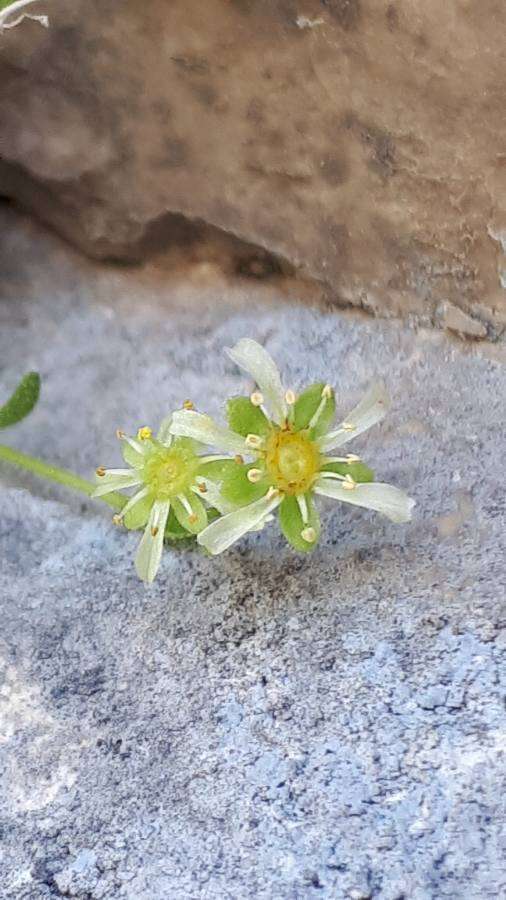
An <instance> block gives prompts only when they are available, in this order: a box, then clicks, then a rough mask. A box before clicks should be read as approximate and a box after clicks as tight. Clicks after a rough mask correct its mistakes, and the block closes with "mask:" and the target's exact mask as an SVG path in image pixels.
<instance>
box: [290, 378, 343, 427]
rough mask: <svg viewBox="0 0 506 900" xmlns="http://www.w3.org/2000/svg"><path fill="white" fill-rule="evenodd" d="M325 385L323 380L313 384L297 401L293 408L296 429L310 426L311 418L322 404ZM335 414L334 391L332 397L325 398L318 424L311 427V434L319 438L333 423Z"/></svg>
mask: <svg viewBox="0 0 506 900" xmlns="http://www.w3.org/2000/svg"><path fill="white" fill-rule="evenodd" d="M324 387H325V385H324V383H323V381H319V382H317V383H316V384H312V385H311V386H310V387H308V388H306V390H305V391H303V392H302V394H300V396H299V397H298V398H297V400H296V401H295V406H294V410H293V427H294V429H295V431H302V430H303V429H304V428H308V427H309V423H310V421H311V419H312V418H313V416H314V414H315V413H316V411H317V409H318V407H319V406H320V403H321V400H322V391H323V389H324ZM335 414H336V401H335V398H334V392H332V395H331V397H328V398H327V399H326V400H325V403H324V406H323V409H322V411H321V413H320V415H319V416H318V421H317V423H316V425H314V426H313V428H312V429H311V436H312V437H313V438H317V437H320V435H322V434H325V433H326V432H327V431H328V430H329V428H330V426H331V425H332V422H333V421H334V417H335Z"/></svg>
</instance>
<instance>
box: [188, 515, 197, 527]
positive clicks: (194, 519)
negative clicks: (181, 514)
mask: <svg viewBox="0 0 506 900" xmlns="http://www.w3.org/2000/svg"><path fill="white" fill-rule="evenodd" d="M197 521H198V515H197V513H192V514H191V516H188V522H189V523H190V525H195V522H197Z"/></svg>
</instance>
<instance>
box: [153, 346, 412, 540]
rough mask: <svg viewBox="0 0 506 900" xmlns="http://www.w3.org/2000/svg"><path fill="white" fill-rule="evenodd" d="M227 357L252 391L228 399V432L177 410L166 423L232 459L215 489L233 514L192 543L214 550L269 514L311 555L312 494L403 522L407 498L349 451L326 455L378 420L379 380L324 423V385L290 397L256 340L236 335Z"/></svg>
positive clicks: (382, 406)
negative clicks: (343, 412)
mask: <svg viewBox="0 0 506 900" xmlns="http://www.w3.org/2000/svg"><path fill="white" fill-rule="evenodd" d="M227 352H228V355H229V356H230V358H231V359H232V360H233V361H234V362H235V363H237V365H239V366H240V367H241V368H242V369H244V370H245V371H246V372H248V373H249V374H250V375H251V376H252V377H253V379H254V381H255V382H256V385H257V386H258V390H255V391H253V393H252V394H251V395H250V397H238V398H234V399H233V400H230V401H229V403H228V406H227V415H228V422H229V426H230V427H229V428H225V427H222V426H219V425H216V424H215V423H214V422H213V420H212V419H211V418H210V417H209V416H204V415H202V414H200V413H196V412H195V411H193V410H190V411H188V410H180V411H178V412H176V413H175V414H174V416H173V419H172V423H171V426H170V430H171V432H172V433H173V434H175V435H179V436H185V437H190V438H193V439H194V440H197V441H200V442H202V443H205V444H207V445H208V446H211V447H213V448H219V449H221V450H225V451H228V452H229V453H234V454H236V464H235V466H234V465H233V464H232V465H229V466H228V467H227V468H224V469H223V476H222V480H221V486H220V492H221V496H222V498H224V499H225V500H228V501H229V502H231V503H233V504H235V506H236V507H239V508H236V509H234V510H233V511H230V512H228V513H226V514H225V515H224V516H223V517H222V518H220V519H217V520H215V521H214V522H212V523H211V524H210V525H208V526H207V527H206V528H204V529H203V530H202V531H201V532H200V533H199V535H198V538H197V540H198V542H199V544H201V545H202V546H203V547H205V549H206V550H208V551H209V552H210V553H212V554H216V553H221V552H222V551H223V550H226V549H227V548H228V547H230V546H231V544H233V543H235V541H237V540H238V539H239V538H241V537H242V536H243V535H244V534H246V533H247V532H249V531H252V530H254V529H257V528H261V527H262V526H263V525H264V524H265V522H266V521H269V520H270V519H271V518H272V513H273V512H274V511H275V510H276V509H278V513H279V521H280V525H281V528H282V530H283V533H284V534H285V537H286V538H287V540H288V541H289V542H290V543H291V544H292V546H294V547H295V548H296V549H297V550H299V551H307V550H312V549H313V548H314V547H315V546H316V543H317V541H318V538H319V534H320V520H319V515H318V512H317V509H316V506H315V503H314V499H315V496H318V495H321V496H325V497H331V498H333V499H337V500H341V501H343V502H344V503H351V504H354V505H356V506H363V507H365V508H367V509H372V510H376V511H377V512H380V513H382V514H383V515H385V516H387V518H389V519H391V521H393V522H397V523H401V522H408V521H409V519H410V518H411V510H412V508H413V506H414V501H413V500H412V499H411V498H409V497H408V496H407V495H406V494H405V493H404V492H403V491H401V490H400V489H399V488H396V487H393V486H392V485H388V484H381V483H371V482H373V473H372V472H371V470H370V469H369V468H368V467H367V466H365V465H364V464H363V463H362V462H361V460H360V458H359V457H358V456H355V455H354V454H347V455H346V456H345V457H342V456H332V455H330V454H331V452H332V451H333V450H335V449H336V448H337V447H340V446H342V445H343V444H346V443H347V442H348V441H350V440H351V439H352V438H354V437H356V436H357V435H359V434H361V433H362V432H364V431H366V429H368V428H371V426H372V425H375V424H376V423H377V422H380V421H381V419H382V418H383V417H384V415H385V413H386V412H387V409H388V397H387V394H386V391H385V388H384V386H383V385H382V384H376V385H373V386H372V387H371V388H370V389H369V391H368V392H367V393H366V395H365V396H364V398H363V399H362V401H361V402H360V403H359V404H358V405H357V406H356V407H355V408H354V409H353V410H352V411H351V412H350V414H349V415H348V416H347V417H346V418H345V419H344V420H343V421H341V422H340V423H339V425H337V427H332V423H333V420H334V415H335V398H334V392H333V389H332V388H331V386H330V385H328V384H322V383H318V384H315V385H311V386H310V387H309V388H307V389H306V390H305V391H304V392H303V393H302V394H301V395H300V396H299V397H297V396H296V395H295V393H294V392H293V391H292V390H285V389H284V388H283V385H282V382H281V376H280V374H279V371H278V369H277V367H276V365H275V363H274V361H273V360H272V358H271V357H270V356H269V354H268V353H267V351H266V350H264V348H263V347H261V346H260V345H259V344H257V343H256V342H255V341H253V340H250V339H246V338H245V339H243V340H240V341H239V342H238V343H237V344H236V346H235V347H234V348H233V349H231V350H228V351H227ZM244 457H249V460H250V461H248V462H245V461H244Z"/></svg>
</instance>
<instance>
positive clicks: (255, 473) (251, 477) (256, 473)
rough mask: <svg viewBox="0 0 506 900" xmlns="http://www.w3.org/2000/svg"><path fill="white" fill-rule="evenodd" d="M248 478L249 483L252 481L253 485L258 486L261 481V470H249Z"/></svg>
mask: <svg viewBox="0 0 506 900" xmlns="http://www.w3.org/2000/svg"><path fill="white" fill-rule="evenodd" d="M246 477H247V479H248V481H251V484H256V483H257V481H260V479H261V477H262V472H261V470H260V469H248V474H247V476H246Z"/></svg>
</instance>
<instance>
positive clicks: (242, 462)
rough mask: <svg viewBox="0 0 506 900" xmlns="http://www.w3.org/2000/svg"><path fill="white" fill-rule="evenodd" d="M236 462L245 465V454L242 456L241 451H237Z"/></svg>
mask: <svg viewBox="0 0 506 900" xmlns="http://www.w3.org/2000/svg"><path fill="white" fill-rule="evenodd" d="M234 462H235V463H237V465H238V466H243V465H244V456H241V454H240V453H237V454H236V455H235V456H234Z"/></svg>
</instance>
